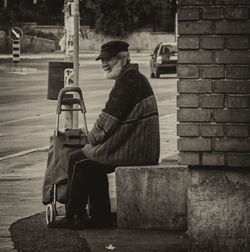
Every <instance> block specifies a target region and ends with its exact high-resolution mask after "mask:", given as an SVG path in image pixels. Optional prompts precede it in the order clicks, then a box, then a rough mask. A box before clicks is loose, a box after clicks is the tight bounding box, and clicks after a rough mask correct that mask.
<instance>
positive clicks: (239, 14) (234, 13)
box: [225, 7, 248, 20]
mask: <svg viewBox="0 0 250 252" xmlns="http://www.w3.org/2000/svg"><path fill="white" fill-rule="evenodd" d="M225 18H227V19H237V20H239V19H248V9H247V8H235V7H234V8H227V9H226V10H225Z"/></svg>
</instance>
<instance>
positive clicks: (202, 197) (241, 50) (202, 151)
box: [177, 0, 250, 251]
mask: <svg viewBox="0 0 250 252" xmlns="http://www.w3.org/2000/svg"><path fill="white" fill-rule="evenodd" d="M178 18H179V20H178V30H179V38H178V48H179V51H178V63H179V65H178V77H179V81H178V87H177V88H178V97H177V106H178V108H179V109H178V111H177V120H178V125H177V135H178V136H179V139H178V150H179V156H178V162H179V164H182V165H188V166H189V186H188V223H189V226H188V229H189V236H190V241H191V246H190V250H191V251H250V194H249V192H250V169H249V168H250V0H179V9H178ZM211 249H213V250H211Z"/></svg>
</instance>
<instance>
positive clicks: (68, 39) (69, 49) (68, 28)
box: [64, 0, 74, 129]
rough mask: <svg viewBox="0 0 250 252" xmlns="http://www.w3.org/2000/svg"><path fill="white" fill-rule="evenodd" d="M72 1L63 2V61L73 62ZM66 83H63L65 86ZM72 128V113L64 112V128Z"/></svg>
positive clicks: (67, 107) (68, 106) (68, 107)
mask: <svg viewBox="0 0 250 252" xmlns="http://www.w3.org/2000/svg"><path fill="white" fill-rule="evenodd" d="M72 4H73V1H72V0H64V36H65V56H64V61H66V62H73V45H72V44H73V43H74V34H73V28H74V24H73V17H72ZM67 85H68V83H65V86H67ZM65 108H66V109H71V108H72V106H70V105H66V106H65ZM72 127H73V112H70V111H66V112H65V113H64V128H65V129H67V128H68V129H71V128H72Z"/></svg>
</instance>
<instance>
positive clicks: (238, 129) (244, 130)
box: [225, 124, 250, 137]
mask: <svg viewBox="0 0 250 252" xmlns="http://www.w3.org/2000/svg"><path fill="white" fill-rule="evenodd" d="M225 129H226V135H227V136H230V137H248V136H249V132H250V126H249V125H246V124H243V125H242V124H226V126H225Z"/></svg>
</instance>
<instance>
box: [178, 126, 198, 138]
mask: <svg viewBox="0 0 250 252" xmlns="http://www.w3.org/2000/svg"><path fill="white" fill-rule="evenodd" d="M177 136H199V124H198V123H179V124H177Z"/></svg>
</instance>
